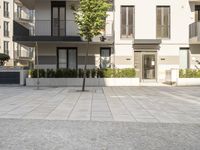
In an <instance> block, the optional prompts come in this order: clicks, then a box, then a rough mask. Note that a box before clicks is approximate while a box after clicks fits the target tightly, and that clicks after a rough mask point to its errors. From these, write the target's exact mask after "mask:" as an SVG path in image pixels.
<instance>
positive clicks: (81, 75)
mask: <svg viewBox="0 0 200 150" xmlns="http://www.w3.org/2000/svg"><path fill="white" fill-rule="evenodd" d="M83 74H84V71H83V69H79V70H78V77H79V78H83Z"/></svg>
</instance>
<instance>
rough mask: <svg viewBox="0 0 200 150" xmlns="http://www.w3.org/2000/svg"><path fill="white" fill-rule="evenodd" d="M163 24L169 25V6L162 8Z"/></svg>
mask: <svg viewBox="0 0 200 150" xmlns="http://www.w3.org/2000/svg"><path fill="white" fill-rule="evenodd" d="M163 23H164V24H163V25H169V8H168V7H165V8H164V17H163Z"/></svg>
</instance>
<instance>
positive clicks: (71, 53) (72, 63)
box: [68, 49, 77, 69]
mask: <svg viewBox="0 0 200 150" xmlns="http://www.w3.org/2000/svg"><path fill="white" fill-rule="evenodd" d="M76 66H77V64H76V50H75V49H69V50H68V68H69V69H76Z"/></svg>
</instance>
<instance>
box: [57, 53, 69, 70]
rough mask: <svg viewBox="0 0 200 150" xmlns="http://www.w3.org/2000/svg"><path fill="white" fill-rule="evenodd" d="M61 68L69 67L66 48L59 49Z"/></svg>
mask: <svg viewBox="0 0 200 150" xmlns="http://www.w3.org/2000/svg"><path fill="white" fill-rule="evenodd" d="M58 62H59V68H67V53H66V50H65V49H63V50H61V49H60V50H59V60H58Z"/></svg>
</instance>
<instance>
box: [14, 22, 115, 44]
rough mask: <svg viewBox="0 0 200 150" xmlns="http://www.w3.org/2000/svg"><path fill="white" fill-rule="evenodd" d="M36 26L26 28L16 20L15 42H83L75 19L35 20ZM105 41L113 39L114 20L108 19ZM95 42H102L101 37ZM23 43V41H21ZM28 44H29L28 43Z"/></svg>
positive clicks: (95, 39)
mask: <svg viewBox="0 0 200 150" xmlns="http://www.w3.org/2000/svg"><path fill="white" fill-rule="evenodd" d="M34 26H35V28H34V29H33V28H29V29H28V28H26V27H24V26H23V25H21V24H20V23H18V22H16V21H15V22H14V37H13V40H14V41H15V42H29V43H30V42H32V43H34V42H36V41H37V42H47V41H51V42H56V41H57V42H59V41H61V42H83V40H82V39H81V37H80V35H79V31H78V27H77V25H76V23H75V21H74V20H60V21H58V20H53V21H51V20H35V21H34ZM103 35H104V41H105V42H106V41H113V21H106V28H105V32H104V33H103ZM94 42H101V40H100V37H96V38H94ZM21 44H22V43H21ZM27 46H28V45H27Z"/></svg>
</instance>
